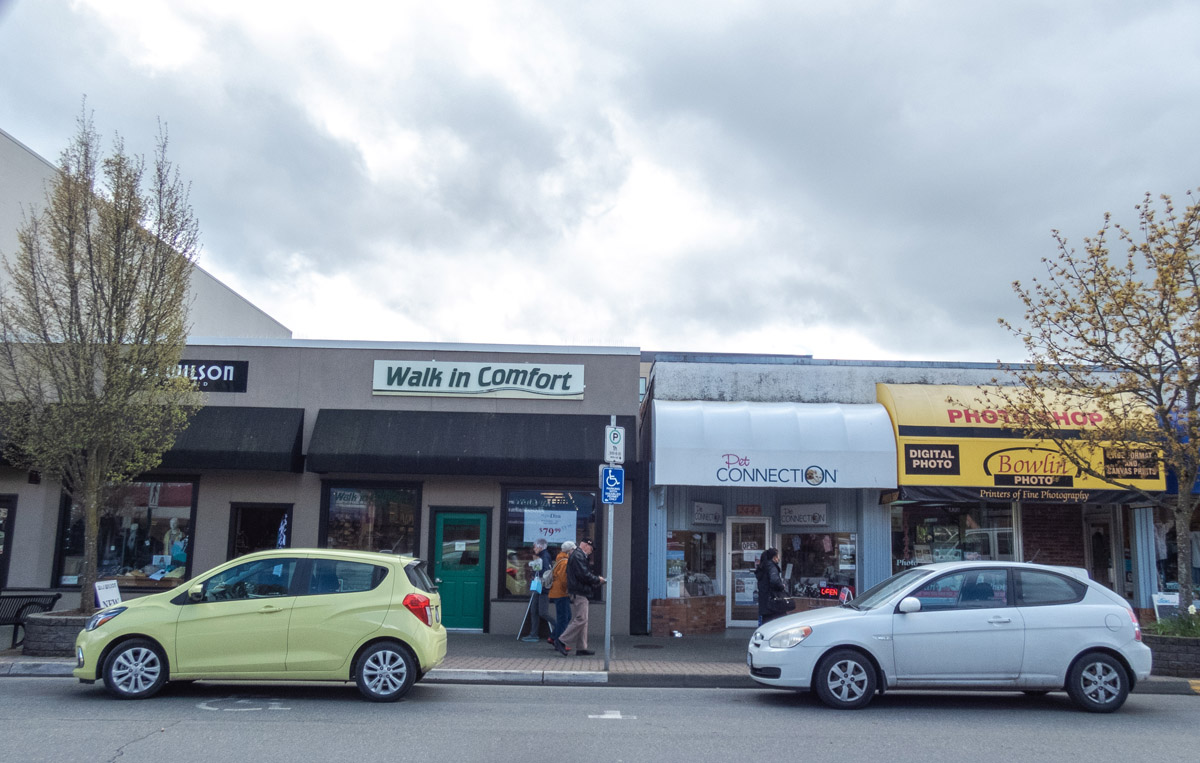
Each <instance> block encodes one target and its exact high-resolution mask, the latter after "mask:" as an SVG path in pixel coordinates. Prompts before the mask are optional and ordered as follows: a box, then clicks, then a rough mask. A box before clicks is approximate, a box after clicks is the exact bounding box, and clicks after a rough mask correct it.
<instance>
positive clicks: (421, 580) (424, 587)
mask: <svg viewBox="0 0 1200 763" xmlns="http://www.w3.org/2000/svg"><path fill="white" fill-rule="evenodd" d="M404 574H406V575H408V582H410V583H412V584H413V587H414V588H416V589H417V590H418V591H424V592H425V593H437V586H436V585H434V583H433V580H431V579H430V578H429V572H428V571H427V570H426V569H425V562H423V561H421V560H420V559H417V560H414V561H412V562H410V563H409V564H408V565H406V566H405V568H404Z"/></svg>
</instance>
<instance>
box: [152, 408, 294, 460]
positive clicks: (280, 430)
mask: <svg viewBox="0 0 1200 763" xmlns="http://www.w3.org/2000/svg"><path fill="white" fill-rule="evenodd" d="M303 435H304V409H303V408H250V407H240V406H237V407H235V406H214V405H209V406H205V407H203V408H201V409H200V410H199V411H198V412H197V413H196V416H195V417H194V418H193V419H192V422H191V424H189V425H188V428H187V429H185V430H184V431H183V432H182V433H181V434H180V435H179V437H178V438H176V440H175V446H174V447H173V448H171V449H170V450H169V451H167V452H166V453H165V454H164V455H163V460H162V467H161V468H164V469H238V470H241V471H246V470H250V471H260V472H302V471H304V458H303V454H302V450H301V438H302V437H303Z"/></svg>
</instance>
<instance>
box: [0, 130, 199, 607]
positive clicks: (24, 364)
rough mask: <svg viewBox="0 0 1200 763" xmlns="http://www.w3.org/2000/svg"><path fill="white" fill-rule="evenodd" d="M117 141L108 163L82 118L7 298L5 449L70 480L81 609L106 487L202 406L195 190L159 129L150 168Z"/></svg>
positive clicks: (17, 257)
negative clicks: (197, 384)
mask: <svg viewBox="0 0 1200 763" xmlns="http://www.w3.org/2000/svg"><path fill="white" fill-rule="evenodd" d="M114 143H115V145H114V147H113V150H112V152H111V153H110V154H109V155H108V156H105V157H101V156H100V152H101V146H100V140H99V137H98V135H97V134H96V131H95V129H94V127H93V124H92V120H91V117H90V115H89V114H88V113H87V112H86V111H85V112H83V113H81V115H80V117H79V119H78V129H77V132H76V134H75V136H74V137H73V138H72V140H71V143H70V145H69V146H68V147H67V148H66V149H65V150H64V151H63V152H62V155H61V157H60V162H59V172H58V174H57V176H56V178H55V179H54V181H53V182H51V183H49V184H48V187H47V190H46V196H45V204H44V206H41V207H39V208H35V209H33V210H32V211H29V210H27V211H26V213H25V216H24V218H23V220H22V224H21V227H20V228H19V230H18V246H17V250H16V252H14V253H7V257H6V262H5V269H6V271H7V274H8V282H7V284H6V285H5V288H4V291H3V293H0V340H2V345H0V401H2V403H3V404H2V405H0V432H2V434H3V436H4V441H5V442H4V457H5V458H6V459H7V460H8V461H9V462H10V463H11V464H13V465H14V466H18V467H20V468H25V469H30V470H36V471H38V472H40V473H41V474H42V475H43V477H45V478H47V479H50V480H53V481H55V482H56V483H57V482H61V484H62V485H63V489H64V491H65V492H66V493H67V495H68V496H69V497H70V499H71V500H72V501H73V502H74V503H75V504H76V505H77V506H78V507H79V509H80V511H81V514H82V516H83V519H84V562H83V569H82V571H81V575H80V584H81V586H82V592H83V596H82V609H83V611H84V612H85V613H89V612H91V611H93V610H94V608H95V604H94V601H93V597H92V590H93V583H94V582H95V580H96V570H97V539H98V530H99V511H100V508H101V506H102V505H103V501H104V495H105V491H106V490H107V489H108V488H109V487H110V486H112V485H116V484H120V483H122V482H127V481H129V480H130V479H132V478H133V477H136V476H137V475H138V474H140V473H142V472H145V471H147V470H150V469H153V468H155V467H156V466H158V464H159V463H161V460H162V454H163V453H164V452H165V451H166V450H168V449H169V448H170V447H171V445H172V444H173V443H174V441H175V437H176V435H177V434H178V433H179V432H181V431H182V430H183V429H184V428H185V427H186V426H187V423H188V421H189V419H190V417H191V415H192V414H194V413H195V411H196V409H197V408H198V407H199V405H200V404H201V403H202V400H201V398H200V396H199V393H197V392H196V391H195V389H194V387H193V385H192V384H191V383H190V381H188V380H187V379H186V378H184V377H182V376H180V375H178V374H177V368H178V364H179V360H180V356H181V355H182V353H183V348H184V343H185V341H186V338H187V307H188V305H187V302H186V297H187V289H188V281H189V277H190V273H191V268H192V267H193V265H194V263H195V259H196V255H197V253H198V250H199V244H198V242H199V228H198V225H197V222H196V220H195V218H194V216H193V213H192V209H191V206H190V204H189V201H188V187H187V186H186V185H185V184H184V183H183V182H182V181H181V180H180V177H179V173H178V171H177V170H176V169H175V168H174V167H173V166H172V164H171V163H170V162H168V161H167V158H166V149H167V139H166V135H165V132H164V131H163V130H162V129H161V128H160V132H159V139H158V146H157V151H156V153H155V156H154V161H153V165H152V166H150V167H147V165H146V162H145V160H144V159H143V158H142V157H140V156H129V155H127V154H126V153H125V148H124V143H123V142H122V141H121V139H120V138H119V137H117V138H116V139H115V141H114Z"/></svg>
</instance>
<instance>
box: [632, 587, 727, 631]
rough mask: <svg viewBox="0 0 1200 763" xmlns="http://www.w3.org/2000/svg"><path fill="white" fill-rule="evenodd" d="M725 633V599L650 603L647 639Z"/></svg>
mask: <svg viewBox="0 0 1200 763" xmlns="http://www.w3.org/2000/svg"><path fill="white" fill-rule="evenodd" d="M723 630H725V597H724V596H689V597H686V598H682V599H654V600H652V601H651V602H650V635H651V636H670V635H671V631H679V632H680V633H682V634H684V635H685V636H686V635H689V634H694V633H720V632H721V631H723Z"/></svg>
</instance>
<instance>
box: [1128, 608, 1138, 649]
mask: <svg viewBox="0 0 1200 763" xmlns="http://www.w3.org/2000/svg"><path fill="white" fill-rule="evenodd" d="M1125 611H1126V612H1128V613H1129V619H1130V620H1132V621H1133V640H1134V641H1141V640H1142V624H1141V623H1139V622H1138V619H1137V612H1134V611H1133V609H1132V608H1131V607H1126V608H1125Z"/></svg>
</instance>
